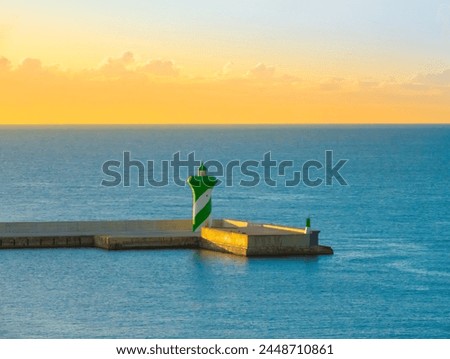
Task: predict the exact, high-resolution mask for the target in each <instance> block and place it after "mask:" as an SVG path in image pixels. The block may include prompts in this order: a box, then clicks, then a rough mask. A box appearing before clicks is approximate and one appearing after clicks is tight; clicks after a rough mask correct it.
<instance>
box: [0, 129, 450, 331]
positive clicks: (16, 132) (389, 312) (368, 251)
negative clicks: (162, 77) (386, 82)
mask: <svg viewBox="0 0 450 359" xmlns="http://www.w3.org/2000/svg"><path fill="white" fill-rule="evenodd" d="M449 148H450V127H449V126H415V127H400V126H398V127H397V126H394V127H383V126H373V127H371V126H368V127H314V126H299V127H275V128H270V127H259V128H256V127H255V128H251V127H219V128H205V127H196V128H188V127H186V128H183V127H181V128H180V127H178V128H172V127H170V128H169V127H142V128H93V129H92V128H91V129H86V128H57V127H54V128H25V129H18V128H2V129H1V132H0V166H1V167H0V169H1V171H0V198H1V205H0V221H43V220H94V219H145V218H149V219H158V218H189V217H190V216H191V213H190V209H191V192H190V190H189V188H187V187H178V186H175V185H174V184H173V183H171V184H170V185H169V186H167V187H161V188H151V187H150V186H148V185H147V186H145V187H139V186H137V177H136V175H137V171H136V170H134V172H132V176H131V182H132V185H131V186H130V187H124V186H118V187H102V186H100V182H101V181H102V179H108V177H107V176H105V175H104V174H102V171H101V166H102V163H103V162H105V161H107V160H110V159H115V160H121V159H122V153H123V151H130V152H131V157H132V158H133V159H140V160H143V161H146V160H157V161H160V160H163V159H167V160H170V159H171V158H172V156H173V153H175V152H177V151H180V153H181V157H182V158H183V159H185V158H186V156H187V154H188V153H189V152H191V151H195V154H196V157H197V158H198V159H203V160H208V159H217V160H219V161H221V162H222V163H224V164H226V163H227V162H229V161H230V160H233V159H237V160H241V161H242V160H247V159H254V160H261V159H262V156H263V154H264V153H265V152H267V151H271V153H272V158H274V159H276V160H293V161H294V163H295V165H296V169H300V168H301V165H302V164H303V163H304V162H305V161H307V160H309V159H314V160H318V161H320V162H322V163H324V161H325V158H324V156H325V151H326V150H333V151H334V162H335V163H336V162H337V161H338V160H339V159H348V163H347V164H346V165H345V166H344V167H343V168H342V170H341V171H340V173H341V175H342V176H343V177H344V178H345V180H346V181H347V182H348V186H340V185H339V184H337V183H336V181H334V184H333V185H332V186H326V185H321V186H318V187H314V188H311V187H307V186H304V185H298V186H295V187H290V188H287V187H285V186H284V181H283V178H282V177H279V176H278V177H277V176H276V170H274V171H273V173H272V178H277V180H278V185H277V186H276V187H270V186H267V185H265V184H260V185H258V186H256V187H253V188H248V187H242V186H239V184H238V183H235V184H234V186H232V187H226V186H224V185H223V184H222V185H221V186H219V187H217V188H216V189H215V190H214V216H215V217H216V218H219V217H228V218H240V219H248V220H253V221H263V222H264V221H268V222H275V223H282V224H286V225H299V226H302V225H303V224H304V218H305V217H306V216H307V215H308V214H311V215H312V221H313V227H316V228H318V229H320V230H321V234H320V240H321V242H322V243H323V244H326V245H331V246H332V247H333V248H334V250H335V254H334V255H333V256H323V257H308V258H301V257H300V258H254V259H253V258H252V259H245V258H239V257H234V256H229V255H224V254H218V253H213V252H208V251H200V250H158V251H124V252H106V251H102V250H98V249H54V250H8V251H0V273H1V280H0V296H1V297H0V298H1V299H0V303H1V304H0V338H63V337H64V338H100V337H101V338H104V337H108V338H110V337H111V338H116V337H124V338H236V337H239V338H266V337H267V338H313V337H316V338H327V337H332V338H450V305H449V303H450V301H449V298H450V208H449V199H450V198H449V197H450V196H449V193H450V191H449V180H448V178H449V173H450V171H449V158H450V153H449ZM159 168H160V167H159V162H157V168H156V170H155V172H156V173H157V174H159V173H160V170H159ZM258 171H259V173H261V174H262V169H261V168H259V169H258ZM182 172H183V171H182ZM289 173H290V172H289V171H288V175H289ZM182 174H183V173H182ZM312 174H313V175H314V176H312V177H316V176H319V177H321V176H322V177H323V169H322V170H317V171H314V172H313V173H312ZM184 175H185V176H187V173H184ZM241 178H243V176H241V175H239V174H238V173H237V170H235V173H234V177H233V179H234V180H235V182H239V179H241ZM244 178H245V177H244ZM247 179H248V177H247Z"/></svg>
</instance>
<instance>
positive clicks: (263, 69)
mask: <svg viewBox="0 0 450 359" xmlns="http://www.w3.org/2000/svg"><path fill="white" fill-rule="evenodd" d="M274 74H275V67H274V66H266V65H265V64H263V63H259V64H257V65H256V66H255V67H254V68H252V69H251V70H249V71H248V72H247V77H250V78H253V79H259V80H267V79H271V78H272V77H273V76H274Z"/></svg>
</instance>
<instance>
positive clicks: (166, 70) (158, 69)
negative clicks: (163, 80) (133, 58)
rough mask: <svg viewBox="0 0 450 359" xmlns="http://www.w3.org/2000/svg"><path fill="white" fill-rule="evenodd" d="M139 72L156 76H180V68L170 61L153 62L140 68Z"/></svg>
mask: <svg viewBox="0 0 450 359" xmlns="http://www.w3.org/2000/svg"><path fill="white" fill-rule="evenodd" d="M139 71H142V72H144V73H148V74H151V75H154V76H164V77H177V76H178V75H179V70H178V68H177V67H176V66H175V64H174V63H173V61H170V60H151V61H149V62H147V63H146V64H145V65H143V66H141V67H139Z"/></svg>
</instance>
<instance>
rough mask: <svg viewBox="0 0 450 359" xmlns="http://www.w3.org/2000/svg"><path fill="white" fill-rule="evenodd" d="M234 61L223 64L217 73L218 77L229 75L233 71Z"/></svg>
mask: <svg viewBox="0 0 450 359" xmlns="http://www.w3.org/2000/svg"><path fill="white" fill-rule="evenodd" d="M233 67H234V63H233V62H232V61H228V62H227V63H226V64H225V65H223V67H222V70H221V71H220V72H219V73H218V74H217V76H219V77H224V76H229V75H230V74H231V72H232V71H233Z"/></svg>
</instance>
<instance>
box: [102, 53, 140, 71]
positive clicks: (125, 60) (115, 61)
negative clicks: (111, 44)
mask: <svg viewBox="0 0 450 359" xmlns="http://www.w3.org/2000/svg"><path fill="white" fill-rule="evenodd" d="M134 63H135V60H134V55H133V53H132V52H131V51H127V52H124V53H123V54H122V56H120V57H116V58H114V57H109V58H108V59H107V60H106V63H105V64H103V65H101V66H100V71H102V72H103V73H106V74H116V75H123V74H125V73H127V72H128V71H129V68H130V66H131V65H133V64H134Z"/></svg>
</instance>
